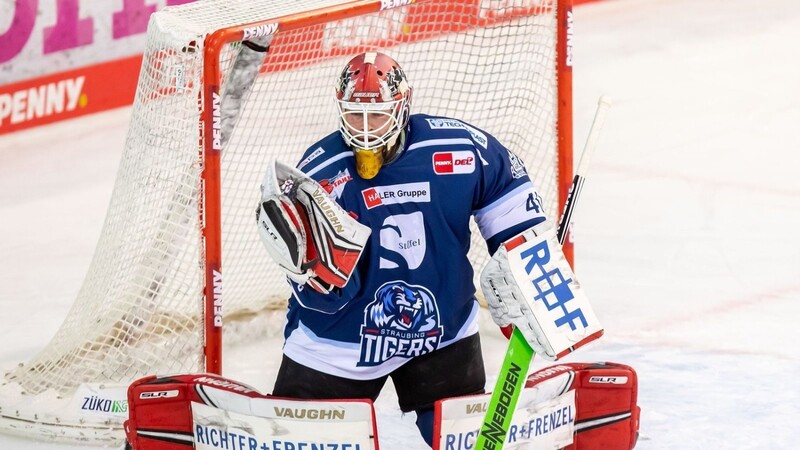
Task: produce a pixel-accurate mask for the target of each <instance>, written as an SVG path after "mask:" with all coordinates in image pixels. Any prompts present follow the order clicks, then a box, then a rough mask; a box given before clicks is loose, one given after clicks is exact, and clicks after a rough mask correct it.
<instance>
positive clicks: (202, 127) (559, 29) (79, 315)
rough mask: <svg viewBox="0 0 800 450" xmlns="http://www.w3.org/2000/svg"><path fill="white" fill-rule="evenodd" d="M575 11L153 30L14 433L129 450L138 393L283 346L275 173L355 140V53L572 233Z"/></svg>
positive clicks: (460, 11)
mask: <svg viewBox="0 0 800 450" xmlns="http://www.w3.org/2000/svg"><path fill="white" fill-rule="evenodd" d="M570 5H571V0H559V1H556V0H415V1H412V0H360V1H355V2H352V1H350V2H343V1H341V0H303V1H295V2H281V1H272V0H247V1H243V0H235V1H234V0H205V1H199V2H196V3H191V4H186V5H182V6H178V7H170V8H166V9H164V10H162V11H160V12H157V13H155V14H153V15H152V17H151V19H150V23H149V26H148V32H147V47H146V49H145V51H144V59H143V63H142V68H141V72H140V75H139V85H138V88H137V93H136V99H135V102H134V106H133V110H132V117H131V123H130V129H129V131H128V136H127V141H126V144H125V149H124V152H123V154H122V158H121V162H120V168H119V173H118V176H117V181H116V184H115V187H114V192H113V195H112V200H111V203H110V205H109V208H108V213H107V216H106V220H105V224H104V227H103V231H102V234H101V237H100V240H99V242H98V245H97V248H96V251H95V255H94V258H93V260H92V263H91V266H90V268H89V272H88V275H87V276H86V278H85V280H84V283H83V285H82V288H81V290H80V292H79V294H78V298H77V299H76V301H75V303H74V305H73V307H72V308H71V310H70V312H69V313H68V315H67V317H66V318H65V320H64V323H63V324H62V326H61V328H60V329H59V330H58V331H57V333H56V335H55V336H54V337H53V339H52V341H51V342H50V344H49V345H48V346H47V347H46V348H44V349H43V350H42V351H41V352H40V353H39V354H38V355H37V356H36V357H35V358H33V359H32V360H31V361H29V362H26V363H24V364H20V365H19V367H17V368H15V369H14V370H12V371H10V372H7V373H6V374H5V376H4V379H3V382H2V385H1V386H0V430H5V432H10V433H16V434H23V435H26V436H32V437H37V438H40V439H50V440H59V441H71V442H90V443H97V442H101V443H103V442H106V443H111V442H116V441H119V440H121V439H122V432H121V424H122V422H123V421H124V420H125V418H126V417H127V402H126V395H125V389H126V387H127V385H128V383H130V382H131V381H132V380H134V379H136V378H139V377H142V376H145V375H148V374H153V373H159V374H165V373H184V372H201V371H211V372H219V371H223V373H224V366H223V365H222V359H221V356H222V354H223V353H222V346H221V342H225V343H226V345H229V344H230V343H232V342H235V341H236V340H237V339H238V340H241V339H242V336H244V335H252V334H254V333H255V334H258V333H269V332H270V331H273V332H274V331H275V330H277V329H279V327H280V324H281V322H282V316H283V312H282V311H283V308H284V306H285V303H286V298H287V297H288V292H289V290H288V286H287V284H286V281H285V278H284V277H283V276H282V274H281V272H280V271H279V270H278V268H277V266H275V265H274V263H273V262H272V261H271V260H270V257H269V256H268V254H267V252H266V250H265V249H264V248H263V246H262V244H261V242H260V241H259V237H258V233H257V229H256V222H255V208H256V206H257V204H258V200H259V197H260V191H259V185H260V182H261V178H262V176H263V173H264V170H265V168H266V166H267V162H268V161H269V160H271V159H275V158H277V159H280V160H282V161H284V162H287V163H291V164H296V163H297V162H298V160H299V157H300V155H301V153H302V152H303V151H304V150H305V149H306V148H307V147H308V146H310V145H312V144H313V143H314V142H315V141H316V140H317V139H319V138H321V137H323V136H325V135H327V134H329V133H330V132H332V131H334V130H335V129H336V113H335V108H334V100H333V98H334V84H335V80H336V77H337V75H338V74H339V72H340V71H341V68H342V66H343V65H344V63H345V62H346V61H347V60H349V58H350V57H352V56H353V55H354V54H355V53H358V52H362V51H368V50H380V51H384V52H386V53H388V54H389V55H391V56H392V57H393V58H394V59H395V60H397V61H398V62H399V63H400V64H401V65H402V66H403V68H404V69H405V71H406V74H407V75H408V77H409V79H410V81H411V84H412V85H413V86H414V89H415V92H414V104H413V107H412V112H419V113H427V114H434V115H443V116H449V117H453V118H457V119H460V120H463V121H466V122H469V123H471V124H473V125H475V126H477V127H479V128H482V129H484V130H486V131H488V132H490V133H492V134H493V135H495V136H496V137H497V138H498V139H499V140H500V141H501V142H503V143H504V144H505V145H506V146H507V147H508V148H509V149H511V150H512V151H513V152H515V153H516V155H518V156H519V157H520V158H522V159H523V160H524V162H525V164H526V166H527V169H528V172H529V174H530V175H531V178H532V179H533V180H534V183H535V185H536V186H537V188H538V191H539V193H540V194H541V195H542V197H543V198H544V201H545V208H546V210H547V213H548V214H549V215H550V217H552V218H555V219H557V218H558V216H559V205H561V204H563V202H564V200H565V198H566V194H567V193H566V191H565V187H568V186H569V182H570V177H571V170H572V167H571V166H572V153H571V152H572V148H571V147H572V137H571V133H572V129H571V67H570V66H571V62H570V60H569V56H570V55H569V48H570V47H569V42H568V41H569V40H568V39H567V36H568V35H569V33H570V31H571V30H570V24H571V12H570ZM243 40H247V41H249V42H250V43H251V44H255V45H251V44H248V45H244V44H242V41H243ZM267 45H268V47H269V50H268V51H267V52H266V53H263V52H260V51H259V50H258V48H259V46H261V47H265V46H267ZM473 226H474V224H473ZM473 236H474V239H473V245H472V249H471V260H472V261H473V263H474V266H475V268H476V272H479V271H480V269H481V268H482V266H483V265H484V263H485V261H486V258H487V254H486V247H485V244H484V243H483V242H482V240H481V238H480V233H478V232H477V230H476V229H475V230H474V233H473ZM223 279H224V282H223ZM276 311H277V313H275V312H276ZM275 317H277V319H275ZM276 320H277V323H276V324H272V323H274V322H275V321H276ZM223 324H224V326H223ZM223 329H224V330H225V336H224V339H223V338H222V336H221V335H222V330H223ZM243 381H246V380H243Z"/></svg>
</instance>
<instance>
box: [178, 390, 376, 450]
mask: <svg viewBox="0 0 800 450" xmlns="http://www.w3.org/2000/svg"><path fill="white" fill-rule="evenodd" d="M203 390H204V394H205V395H206V398H207V401H206V404H205V405H204V404H201V403H196V402H195V403H192V422H193V427H192V431H193V434H194V445H195V448H196V449H198V450H218V449H219V448H259V449H260V448H284V449H288V448H295V449H301V448H312V443H313V445H314V446H319V447H320V448H351V449H358V448H361V449H369V448H378V432H377V431H378V430H377V426H376V422H375V412H374V408H373V405H372V402H371V401H370V400H369V399H363V400H341V401H336V400H331V401H322V400H295V399H284V398H278V397H269V396H265V397H262V398H253V397H246V396H242V395H238V394H235V393H231V392H225V391H222V390H219V389H215V388H210V387H203ZM210 405H213V406H210ZM232 434H234V435H235V436H231V435H232ZM226 436H227V439H228V441H238V442H242V441H244V443H245V445H242V446H240V447H237V446H236V445H233V446H227V445H220V442H222V441H224V439H223V437H226ZM229 443H230V442H229ZM233 443H234V444H235V442H233Z"/></svg>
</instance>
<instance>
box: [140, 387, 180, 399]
mask: <svg viewBox="0 0 800 450" xmlns="http://www.w3.org/2000/svg"><path fill="white" fill-rule="evenodd" d="M177 396H178V390H177V389H175V390H172V391H152V392H142V393H141V394H139V398H140V399H142V400H149V399H154V398H172V397H177Z"/></svg>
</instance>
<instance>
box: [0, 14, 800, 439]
mask: <svg viewBox="0 0 800 450" xmlns="http://www.w3.org/2000/svg"><path fill="white" fill-rule="evenodd" d="M575 17H576V25H575V53H574V54H575V59H574V61H575V107H576V117H575V124H576V130H575V131H576V133H575V134H576V140H575V141H576V147H577V148H578V149H579V148H580V147H581V145H582V142H583V139H584V137H585V136H586V133H587V130H588V127H589V123H590V121H591V117H592V113H593V110H594V106H595V103H596V101H597V99H598V97H599V96H600V95H601V94H607V95H609V96H610V97H611V98H612V99H613V100H614V102H615V103H614V106H613V107H612V109H611V112H610V114H609V117H608V120H607V122H606V127H605V129H604V130H603V133H602V136H601V139H600V145H599V149H598V152H597V154H596V157H595V159H594V161H593V166H592V168H591V173H590V176H589V179H588V181H587V184H586V187H585V190H584V193H583V197H582V198H581V201H580V207H579V211H578V213H577V215H576V233H577V239H578V244H577V271H578V274H579V276H580V278H581V281H582V283H583V285H584V286H585V288H586V290H587V292H588V293H589V294H590V297H591V299H592V303H593V305H594V307H595V310H596V311H597V314H598V316H600V318H601V320H602V321H603V323H604V325H605V328H606V334H605V336H604V337H603V338H602V339H601V340H600V341H598V342H597V343H596V344H595V345H593V346H591V347H589V348H586V349H581V350H579V351H578V352H577V353H576V354H575V355H574V356H572V357H570V358H569V360H571V361H600V360H607V361H616V362H622V363H626V364H629V365H632V366H633V367H634V368H635V369H636V370H637V372H638V374H639V381H640V396H639V403H640V405H641V408H642V419H641V433H642V434H641V438H640V440H639V443H638V445H637V448H639V449H709V448H714V449H764V448H774V449H790V448H800V443H798V442H800V406H798V405H800V388H798V387H797V386H795V382H796V381H795V380H796V378H797V374H798V373H800V370H799V369H800V351H798V350H797V348H795V347H794V345H793V344H792V340H793V338H794V337H795V336H796V335H797V331H796V328H794V327H795V326H797V323H798V321H800V302H798V301H797V299H798V297H800V277H798V274H800V270H799V269H800V181H799V180H798V179H797V176H796V174H795V172H797V169H798V168H800V164H798V163H799V162H800V157H798V152H800V132H798V131H797V130H798V124H800V85H799V84H798V80H800V61H798V59H800V2H798V1H797V0H761V1H758V2H755V1H753V0H608V1H606V2H601V3H595V4H589V5H584V6H579V7H577V8H576V9H575ZM129 115H130V109H120V110H116V111H112V112H108V113H103V114H97V115H94V116H91V117H86V118H82V119H77V120H73V121H70V122H68V123H61V124H57V125H52V126H48V127H45V128H40V129H36V130H33V131H26V132H21V133H16V134H12V135H10V136H4V137H2V138H0V218H1V219H0V255H2V258H0V286H2V289H1V290H0V311H2V319H3V320H2V327H0V343H2V345H1V346H0V364H2V365H3V367H7V366H8V364H13V363H14V362H16V361H24V360H26V359H28V358H30V357H31V356H33V355H34V354H35V353H36V352H37V351H38V350H39V349H41V348H42V347H43V346H44V345H45V344H46V343H47V342H48V341H49V339H50V338H51V336H52V334H53V333H54V332H55V330H56V328H57V327H58V326H59V325H60V323H61V321H62V319H63V317H64V316H65V315H66V313H67V311H68V309H69V307H70V305H71V303H72V300H73V299H74V298H75V296H76V294H77V290H78V288H79V287H80V283H81V282H82V280H83V276H84V275H85V271H86V268H87V267H88V264H89V261H90V258H91V256H92V252H93V250H94V245H95V243H96V240H97V238H98V236H99V233H100V227H101V225H102V222H103V218H104V215H105V208H106V206H107V203H108V200H109V198H110V195H111V189H112V186H113V182H114V178H115V175H116V167H117V164H118V161H119V157H120V150H121V149H122V144H123V140H124V137H125V133H126V129H127V128H126V127H127V122H128V118H129ZM279 347H280V341H278V340H275V341H271V344H270V345H267V346H264V345H261V346H259V347H254V348H245V349H240V350H237V351H236V352H239V353H235V352H234V353H231V354H229V355H227V359H226V361H227V365H226V370H227V371H228V373H227V374H228V375H229V376H231V377H233V378H236V379H241V380H242V381H245V382H249V383H251V384H254V385H256V386H257V387H259V388H262V389H264V390H269V388H270V386H271V379H270V376H271V374H274V370H275V364H276V363H277V361H278V360H279V355H280V348H279ZM484 347H485V358H486V362H487V371H488V374H489V378H490V385H493V381H494V377H495V375H494V374H496V373H497V370H498V367H499V364H500V362H501V360H502V358H503V353H504V349H505V343H504V341H503V340H502V338H500V337H499V336H498V335H497V334H496V333H494V332H487V333H486V334H485V336H484ZM240 360H248V361H252V360H260V363H259V364H258V365H257V366H256V367H252V366H247V365H245V364H244V363H237V362H236V361H240ZM544 365H545V364H544V363H543V362H541V361H536V362H535V364H534V367H535V368H541V367H543V366H544ZM378 410H379V427H380V428H379V433H380V435H381V438H382V448H384V449H388V450H392V449H400V448H404V449H406V448H423V444H422V443H421V440H419V438H418V437H417V435H416V430H415V427H414V425H413V418H412V417H409V416H406V417H401V415H400V413H399V410H398V409H397V408H396V406H395V405H394V397H393V391H392V390H391V389H388V390H386V391H385V392H384V394H383V395H382V397H381V398H380V399H379V401H378ZM0 448H2V449H19V450H32V449H42V450H56V449H70V448H73V447H69V446H57V445H52V444H44V443H40V442H35V441H26V440H21V439H17V438H11V437H8V436H2V435H0ZM74 448H81V447H74ZM84 448H85V447H84Z"/></svg>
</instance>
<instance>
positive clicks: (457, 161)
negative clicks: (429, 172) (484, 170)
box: [433, 150, 475, 175]
mask: <svg viewBox="0 0 800 450" xmlns="http://www.w3.org/2000/svg"><path fill="white" fill-rule="evenodd" d="M433 171H434V172H435V173H436V175H458V174H465V173H472V172H475V155H473V154H472V152H471V151H469V150H462V151H458V152H436V153H434V154H433Z"/></svg>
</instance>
